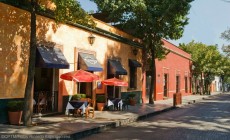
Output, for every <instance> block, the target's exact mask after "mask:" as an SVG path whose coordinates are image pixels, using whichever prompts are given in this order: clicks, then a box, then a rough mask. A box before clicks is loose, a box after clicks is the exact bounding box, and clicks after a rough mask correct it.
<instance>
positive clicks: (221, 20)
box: [78, 0, 230, 48]
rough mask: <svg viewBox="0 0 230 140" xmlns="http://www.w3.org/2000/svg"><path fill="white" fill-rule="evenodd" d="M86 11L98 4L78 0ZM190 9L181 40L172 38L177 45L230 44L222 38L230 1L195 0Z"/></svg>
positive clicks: (229, 20) (229, 21) (229, 15)
mask: <svg viewBox="0 0 230 140" xmlns="http://www.w3.org/2000/svg"><path fill="white" fill-rule="evenodd" d="M78 1H79V2H80V4H81V6H82V7H83V9H85V10H86V11H90V10H94V11H96V10H97V6H96V4H94V3H93V2H90V1H89V0H78ZM191 5H192V7H191V9H190V11H189V15H188V17H189V24H188V25H186V26H185V28H184V34H183V36H182V38H180V39H179V40H170V42H172V43H173V44H175V45H179V43H185V44H187V43H189V42H191V41H192V40H194V41H195V42H201V43H203V44H206V45H216V44H217V45H218V46H219V48H221V46H222V45H224V44H225V45H227V44H230V42H227V41H225V40H223V39H222V38H220V36H221V33H222V32H224V31H225V30H227V29H228V28H230V2H225V1H224V0H194V1H193V2H192V3H191Z"/></svg>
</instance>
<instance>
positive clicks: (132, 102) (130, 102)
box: [128, 93, 136, 106]
mask: <svg viewBox="0 0 230 140" xmlns="http://www.w3.org/2000/svg"><path fill="white" fill-rule="evenodd" d="M135 96H136V94H135V93H130V94H129V95H128V98H129V104H130V105H132V106H135V104H136V100H135V99H134V97H135Z"/></svg>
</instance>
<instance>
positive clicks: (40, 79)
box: [0, 2, 191, 123]
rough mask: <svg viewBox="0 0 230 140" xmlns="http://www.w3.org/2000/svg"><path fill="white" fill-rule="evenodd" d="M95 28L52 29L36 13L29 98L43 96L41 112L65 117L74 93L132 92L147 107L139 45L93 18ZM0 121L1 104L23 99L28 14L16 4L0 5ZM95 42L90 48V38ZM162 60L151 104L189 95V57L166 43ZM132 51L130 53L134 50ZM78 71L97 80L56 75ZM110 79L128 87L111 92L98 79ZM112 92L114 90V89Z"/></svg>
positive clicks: (2, 117)
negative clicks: (33, 62) (124, 83)
mask: <svg viewBox="0 0 230 140" xmlns="http://www.w3.org/2000/svg"><path fill="white" fill-rule="evenodd" d="M94 21H95V22H96V24H97V25H96V28H95V29H91V28H87V27H85V26H82V25H78V24H74V23H69V24H56V22H55V20H54V19H53V18H52V17H50V16H48V15H46V14H44V13H38V14H37V20H36V22H37V50H36V70H35V77H34V86H33V96H34V100H35V105H36V102H38V99H39V96H40V94H44V95H46V97H47V108H46V110H45V112H44V113H46V112H48V113H57V112H59V113H60V112H62V113H64V112H65V109H66V106H67V102H68V101H69V99H70V97H71V96H72V95H74V94H77V93H83V94H86V96H88V97H90V98H93V99H96V97H97V96H106V98H110V97H111V96H113V92H115V94H114V95H115V97H116V98H123V99H124V98H126V97H127V95H128V94H129V93H135V94H136V96H135V98H136V101H137V103H142V101H143V102H144V103H147V99H148V95H149V86H150V85H149V79H150V77H149V75H148V73H147V75H146V74H145V73H143V72H142V69H141V66H142V51H141V49H142V46H141V44H139V43H137V42H135V41H133V40H136V38H135V37H132V36H130V35H129V34H127V33H125V32H123V31H121V30H119V29H117V28H115V27H113V26H110V25H108V24H106V23H104V22H102V21H99V20H97V19H94ZM0 25H1V26H0V57H1V58H0V64H1V65H0V89H1V90H0V110H1V111H0V122H2V123H5V122H7V109H6V104H7V102H8V101H10V100H14V99H23V98H24V93H25V86H26V80H27V73H28V62H29V48H30V13H29V12H28V10H27V9H25V8H23V7H20V5H16V6H15V5H14V6H12V5H9V4H6V3H3V2H0ZM92 36H93V37H94V39H95V41H94V42H93V43H90V42H89V40H90V37H92ZM163 41H164V47H165V48H166V49H167V50H169V54H168V55H167V56H166V59H163V60H161V61H157V62H156V68H157V74H156V78H157V85H156V89H157V92H156V93H154V99H155V100H163V99H166V98H172V97H173V94H174V93H176V92H180V93H182V95H189V94H191V71H190V66H191V56H190V55H189V54H187V53H185V52H184V51H182V50H181V49H179V48H177V47H176V46H175V45H173V44H171V43H170V42H168V41H166V40H163ZM134 50H135V51H134ZM80 69H83V70H85V71H89V72H92V73H94V74H96V75H98V76H99V80H97V81H94V82H89V83H79V82H73V81H67V80H63V79H61V78H60V75H61V74H64V73H67V72H70V71H76V70H80ZM113 77H116V78H118V79H121V80H123V81H126V82H128V87H112V86H105V85H103V84H101V81H102V80H105V79H109V78H113ZM114 88H115V90H114ZM34 112H35V113H37V110H36V107H34Z"/></svg>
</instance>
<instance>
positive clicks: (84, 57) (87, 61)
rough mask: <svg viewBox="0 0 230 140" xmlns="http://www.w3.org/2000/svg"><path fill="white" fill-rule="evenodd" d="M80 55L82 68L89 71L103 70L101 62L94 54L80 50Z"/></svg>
mask: <svg viewBox="0 0 230 140" xmlns="http://www.w3.org/2000/svg"><path fill="white" fill-rule="evenodd" d="M79 56H80V57H79V60H80V61H79V64H80V69H83V70H87V71H103V69H102V66H101V64H99V63H98V61H97V59H96V58H95V56H94V55H93V54H88V53H82V52H80V53H79Z"/></svg>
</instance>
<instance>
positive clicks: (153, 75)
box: [149, 49, 156, 104]
mask: <svg viewBox="0 0 230 140" xmlns="http://www.w3.org/2000/svg"><path fill="white" fill-rule="evenodd" d="M151 55H152V61H151V86H150V93H149V104H154V101H153V99H154V94H155V93H156V65H155V53H154V49H152V50H151Z"/></svg>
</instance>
